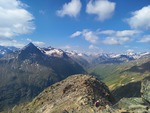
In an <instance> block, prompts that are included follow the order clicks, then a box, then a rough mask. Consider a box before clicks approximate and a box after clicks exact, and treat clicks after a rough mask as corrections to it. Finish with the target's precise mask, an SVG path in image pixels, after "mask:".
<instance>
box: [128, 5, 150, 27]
mask: <svg viewBox="0 0 150 113" xmlns="http://www.w3.org/2000/svg"><path fill="white" fill-rule="evenodd" d="M127 22H128V24H129V25H130V26H131V28H134V29H146V30H148V29H150V5H149V6H145V7H143V8H142V9H140V10H137V11H135V12H132V17H131V18H129V19H127Z"/></svg>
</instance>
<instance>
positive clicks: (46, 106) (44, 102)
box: [11, 74, 114, 113]
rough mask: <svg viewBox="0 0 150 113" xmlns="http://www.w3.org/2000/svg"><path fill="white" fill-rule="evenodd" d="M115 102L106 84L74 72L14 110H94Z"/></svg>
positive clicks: (89, 112) (52, 112)
mask: <svg viewBox="0 0 150 113" xmlns="http://www.w3.org/2000/svg"><path fill="white" fill-rule="evenodd" d="M113 102H114V98H113V97H112V95H111V93H110V91H109V90H108V88H107V86H106V85H105V84H104V83H102V82H101V81H99V80H97V79H96V78H95V77H93V76H89V75H81V74H79V75H73V76H70V77H68V78H66V79H65V80H63V81H61V82H58V83H56V84H54V85H52V86H50V87H48V88H47V89H45V90H44V91H43V92H42V93H40V94H39V95H38V96H37V97H36V98H35V99H34V100H33V101H32V102H30V103H28V104H25V105H20V106H16V107H14V108H13V110H12V111H11V112H12V113H95V112H98V111H100V110H103V109H106V107H108V106H109V105H111V104H112V103H113Z"/></svg>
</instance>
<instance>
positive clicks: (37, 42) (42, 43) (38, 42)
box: [27, 38, 45, 46]
mask: <svg viewBox="0 0 150 113" xmlns="http://www.w3.org/2000/svg"><path fill="white" fill-rule="evenodd" d="M27 41H29V42H32V43H33V44H35V45H37V46H43V45H45V42H41V41H33V40H32V39H30V38H27Z"/></svg>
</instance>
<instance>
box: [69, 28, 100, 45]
mask: <svg viewBox="0 0 150 113" xmlns="http://www.w3.org/2000/svg"><path fill="white" fill-rule="evenodd" d="M80 35H82V36H83V37H84V39H85V40H86V41H88V42H90V43H93V44H95V43H97V42H98V39H99V37H98V36H97V34H96V32H93V31H90V30H88V29H84V30H83V31H77V32H75V33H73V34H72V35H71V36H70V37H71V38H75V37H78V36H80Z"/></svg>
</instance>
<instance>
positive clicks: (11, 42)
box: [0, 40, 25, 48]
mask: <svg viewBox="0 0 150 113" xmlns="http://www.w3.org/2000/svg"><path fill="white" fill-rule="evenodd" d="M0 45H1V46H14V47H17V48H22V47H24V46H25V45H24V44H23V43H21V42H18V41H17V40H0Z"/></svg>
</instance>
